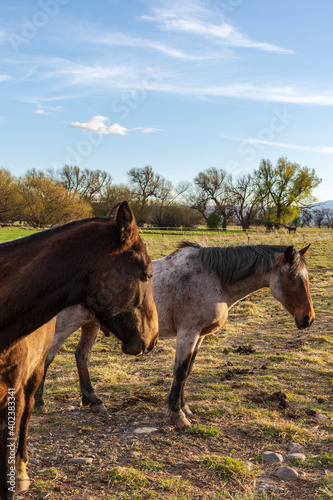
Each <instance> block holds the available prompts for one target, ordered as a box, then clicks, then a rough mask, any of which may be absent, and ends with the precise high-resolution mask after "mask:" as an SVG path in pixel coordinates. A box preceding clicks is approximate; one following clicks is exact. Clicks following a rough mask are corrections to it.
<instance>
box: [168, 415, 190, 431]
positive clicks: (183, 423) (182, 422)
mask: <svg viewBox="0 0 333 500" xmlns="http://www.w3.org/2000/svg"><path fill="white" fill-rule="evenodd" d="M171 423H172V424H173V425H174V426H175V427H177V429H184V428H185V427H191V422H190V421H189V420H187V418H186V417H185V413H184V412H183V411H182V410H180V411H179V412H172V414H171Z"/></svg>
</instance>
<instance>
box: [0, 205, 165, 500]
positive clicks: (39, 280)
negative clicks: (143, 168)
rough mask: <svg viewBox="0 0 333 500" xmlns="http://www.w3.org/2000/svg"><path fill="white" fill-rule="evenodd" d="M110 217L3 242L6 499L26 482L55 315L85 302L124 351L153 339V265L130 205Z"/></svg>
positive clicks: (1, 392) (0, 359)
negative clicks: (34, 415) (33, 418)
mask: <svg viewBox="0 0 333 500" xmlns="http://www.w3.org/2000/svg"><path fill="white" fill-rule="evenodd" d="M109 215H110V216H109V217H106V218H92V219H86V220H83V221H77V222H73V223H69V224H66V225H64V226H60V227H58V228H54V229H50V230H47V231H43V232H41V233H38V234H34V235H32V236H28V237H26V238H21V239H19V240H15V241H12V242H7V243H3V244H1V245H0V499H1V500H10V499H13V498H14V494H15V492H16V493H18V492H20V491H24V490H25V489H26V488H27V487H28V485H29V478H28V475H27V473H26V465H27V462H28V454H27V447H26V439H27V429H28V422H29V418H30V415H31V411H32V409H33V401H34V393H35V391H36V389H37V387H38V386H39V384H40V382H41V379H42V376H43V372H44V363H45V358H46V355H47V352H48V350H49V348H50V345H51V343H52V339H53V334H54V327H55V316H56V315H57V314H58V313H59V312H60V311H61V310H62V309H64V308H66V307H69V306H72V305H74V304H82V305H84V307H85V308H86V309H88V310H89V311H91V312H92V313H93V314H94V316H95V317H96V318H97V319H98V321H99V323H100V324H101V325H102V329H104V330H105V331H106V332H109V331H112V333H113V334H114V335H115V336H116V337H118V338H119V339H120V340H121V342H122V348H123V351H124V352H125V353H127V354H133V355H137V354H140V353H146V352H149V351H150V350H151V349H152V348H153V347H154V345H155V344H156V341H157V338H158V321H157V312H156V307H155V304H154V300H153V295H152V279H151V278H152V273H153V266H152V262H151V260H150V258H149V256H148V254H147V252H146V248H145V245H144V244H143V242H142V240H141V238H140V236H139V233H138V229H137V225H136V222H135V220H134V216H133V213H132V211H131V209H130V208H129V206H128V204H127V202H122V203H119V204H117V205H116V206H115V207H114V208H113V210H111V212H110V214H109ZM43 325H44V326H43ZM12 398H14V400H13V399H12ZM14 403H15V411H14V410H13V404H14ZM13 411H14V413H13ZM14 417H15V423H14V420H13V419H14ZM17 434H19V444H18V449H17V452H16V456H15V442H16V436H17ZM8 444H10V445H11V446H10V447H9V446H8Z"/></svg>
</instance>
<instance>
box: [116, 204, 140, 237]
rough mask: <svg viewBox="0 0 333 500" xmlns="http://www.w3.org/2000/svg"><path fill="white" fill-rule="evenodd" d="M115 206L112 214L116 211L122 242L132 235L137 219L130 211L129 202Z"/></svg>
mask: <svg viewBox="0 0 333 500" xmlns="http://www.w3.org/2000/svg"><path fill="white" fill-rule="evenodd" d="M117 205H119V206H118V207H117ZM117 205H115V206H114V207H113V208H112V209H111V211H110V212H112V213H113V210H114V209H115V211H116V213H115V217H116V223H117V226H118V229H119V232H120V239H121V240H122V241H124V240H126V238H128V236H129V235H130V234H131V232H132V230H133V228H134V226H135V219H134V215H133V212H132V210H131V209H130V206H129V204H128V203H127V201H122V202H121V203H118V204H117Z"/></svg>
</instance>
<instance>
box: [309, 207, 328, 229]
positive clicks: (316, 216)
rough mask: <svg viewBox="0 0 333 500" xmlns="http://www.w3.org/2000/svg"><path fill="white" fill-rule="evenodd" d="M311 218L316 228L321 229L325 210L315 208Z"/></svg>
mask: <svg viewBox="0 0 333 500" xmlns="http://www.w3.org/2000/svg"><path fill="white" fill-rule="evenodd" d="M312 217H313V221H314V223H315V225H316V226H318V227H319V229H320V228H321V226H322V224H323V222H324V220H325V218H326V210H325V208H316V209H315V210H313V211H312Z"/></svg>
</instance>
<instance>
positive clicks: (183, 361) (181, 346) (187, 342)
mask: <svg viewBox="0 0 333 500" xmlns="http://www.w3.org/2000/svg"><path fill="white" fill-rule="evenodd" d="M200 340H201V339H200V338H199V333H198V332H197V331H192V332H191V331H186V332H183V331H178V332H177V347H176V359H175V364H174V368H173V381H172V386H171V391H170V393H169V396H168V398H167V406H168V412H169V414H170V417H171V422H172V423H173V424H174V425H175V426H176V427H189V426H190V425H191V423H190V421H189V420H188V419H187V418H186V416H185V413H184V411H183V410H182V408H181V406H183V405H182V402H183V401H182V399H183V400H184V390H185V384H186V380H187V377H188V375H189V372H190V369H191V365H192V364H193V362H192V363H191V361H192V358H193V356H194V357H195V354H196V352H197V349H198V348H199V346H200V344H201V341H200ZM197 345H198V347H197ZM193 361H194V360H193ZM184 407H185V410H186V411H190V409H189V408H186V406H185V405H184Z"/></svg>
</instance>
